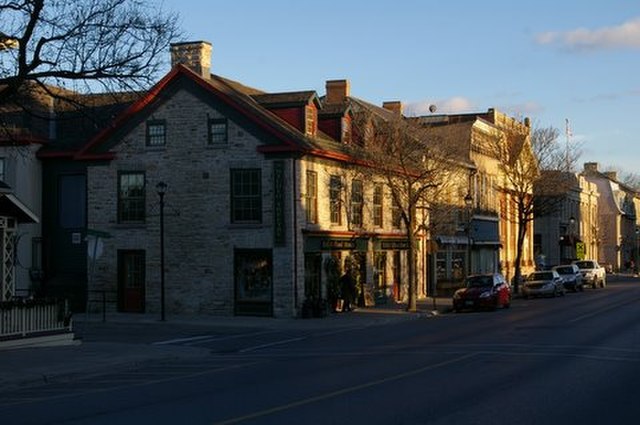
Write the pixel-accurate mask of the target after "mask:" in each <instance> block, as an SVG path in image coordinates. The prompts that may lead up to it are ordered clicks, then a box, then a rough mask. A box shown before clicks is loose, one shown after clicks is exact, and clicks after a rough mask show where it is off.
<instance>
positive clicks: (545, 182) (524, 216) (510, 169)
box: [490, 118, 580, 292]
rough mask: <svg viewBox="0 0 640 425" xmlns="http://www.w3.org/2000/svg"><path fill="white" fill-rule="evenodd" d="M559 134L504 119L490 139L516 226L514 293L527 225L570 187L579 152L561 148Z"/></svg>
mask: <svg viewBox="0 0 640 425" xmlns="http://www.w3.org/2000/svg"><path fill="white" fill-rule="evenodd" d="M558 136H559V131H558V130H557V129H555V128H553V127H546V128H534V129H531V127H530V125H529V123H528V122H525V123H522V122H520V121H518V120H516V119H513V118H506V119H505V120H503V121H502V122H501V123H499V125H498V129H497V131H496V132H495V137H493V138H491V142H490V144H491V152H492V154H493V155H494V156H495V157H496V158H497V159H498V161H499V163H500V168H501V171H502V173H503V175H504V178H505V182H506V184H505V188H504V189H505V191H506V192H507V193H508V194H509V199H510V200H511V202H512V203H513V206H514V208H511V209H510V210H511V211H513V214H514V216H513V217H509V218H513V219H514V221H515V222H516V223H517V228H518V230H517V240H516V258H515V272H514V275H515V279H514V282H515V287H514V289H515V291H516V292H517V291H518V289H519V282H520V279H521V276H522V272H521V262H522V258H523V249H524V241H525V238H526V236H527V230H528V228H529V224H530V223H531V222H532V221H533V220H534V218H535V217H536V216H540V215H543V214H548V213H550V212H551V211H553V210H554V208H555V207H556V206H557V202H559V200H560V199H561V197H562V195H564V194H566V192H567V190H568V189H569V186H570V185H571V184H572V183H571V182H572V181H573V179H572V178H570V173H571V172H572V171H573V170H574V169H575V165H576V163H577V160H578V158H579V156H580V151H579V149H577V147H575V146H574V149H569V147H568V146H566V147H564V148H563V146H562V145H561V144H560V142H559V138H558Z"/></svg>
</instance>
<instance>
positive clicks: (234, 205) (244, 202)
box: [231, 169, 262, 223]
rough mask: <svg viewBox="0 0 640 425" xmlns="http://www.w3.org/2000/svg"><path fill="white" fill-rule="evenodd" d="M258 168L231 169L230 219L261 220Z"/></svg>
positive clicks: (260, 188)
mask: <svg viewBox="0 0 640 425" xmlns="http://www.w3.org/2000/svg"><path fill="white" fill-rule="evenodd" d="M261 184H262V182H261V173H260V170H259V169H246V170H239V169H234V170H231V221H232V222H234V223H237V222H258V223H259V222H261V221H262V186H261Z"/></svg>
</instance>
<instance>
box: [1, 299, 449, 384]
mask: <svg viewBox="0 0 640 425" xmlns="http://www.w3.org/2000/svg"><path fill="white" fill-rule="evenodd" d="M435 305H436V307H437V312H434V310H433V306H434V303H433V300H432V299H426V300H420V301H419V302H418V311H417V312H407V311H406V305H405V304H396V303H389V304H387V305H384V306H376V307H367V308H357V309H356V310H355V311H353V312H349V313H330V314H329V315H328V316H326V317H323V318H313V319H297V318H282V319H280V318H278V319H276V318H269V317H246V316H242V317H239V316H232V317H217V316H168V317H167V320H166V321H165V322H161V321H160V320H159V317H157V315H152V314H124V313H110V314H107V316H106V323H105V327H106V325H109V326H108V327H109V328H111V329H113V327H115V328H116V329H123V330H124V331H126V330H127V329H130V328H133V329H135V326H133V325H139V326H145V328H146V329H149V330H152V331H154V332H157V333H158V334H159V335H167V337H172V335H175V329H178V328H184V327H187V328H193V329H196V330H197V329H198V328H200V327H201V328H202V329H203V330H204V329H211V328H221V329H222V328H227V329H228V328H238V329H242V328H245V329H246V328H251V329H275V330H294V329H295V330H305V329H308V330H315V329H323V328H340V327H344V328H348V327H354V326H377V325H384V324H389V323H395V322H400V321H404V320H413V319H419V318H429V317H436V316H438V315H439V314H442V313H445V312H447V311H450V309H451V301H450V300H449V299H436V303H435ZM92 324H93V326H92ZM98 325H102V315H101V314H93V315H89V316H86V315H85V314H79V315H77V316H76V317H75V318H74V329H75V330H76V332H77V335H82V334H83V331H86V330H88V329H90V330H92V331H95V330H96V329H97V331H95V332H100V329H104V328H105V327H101V326H98ZM119 325H123V326H119ZM126 325H131V326H128V327H127V326H126ZM87 327H89V328H87ZM94 339H96V340H94V341H89V342H87V341H80V340H76V341H75V344H72V345H64V346H46V347H22V348H13V349H11V348H9V349H2V347H0V393H1V392H4V391H7V390H10V389H11V388H16V387H26V386H30V385H39V384H43V383H46V382H51V381H64V380H68V379H72V378H74V377H79V376H91V375H95V374H100V373H104V372H107V371H114V370H126V369H128V368H131V367H135V366H137V365H140V364H144V363H147V362H153V361H168V360H175V359H183V358H184V359H194V358H197V357H204V356H207V355H210V349H207V348H200V347H190V346H184V345H171V344H167V345H157V344H152V343H149V342H148V341H147V342H138V343H123V342H119V341H118V338H117V336H113V335H99V338H94Z"/></svg>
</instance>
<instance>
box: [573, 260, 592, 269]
mask: <svg viewBox="0 0 640 425" xmlns="http://www.w3.org/2000/svg"><path fill="white" fill-rule="evenodd" d="M576 266H578V267H579V268H581V269H592V268H594V267H593V261H577V262H576Z"/></svg>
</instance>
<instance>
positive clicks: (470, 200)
mask: <svg viewBox="0 0 640 425" xmlns="http://www.w3.org/2000/svg"><path fill="white" fill-rule="evenodd" d="M464 205H465V208H466V209H467V225H466V226H465V233H466V234H467V267H466V269H467V270H466V276H469V274H471V207H472V206H473V196H471V193H467V194H466V195H465V197H464Z"/></svg>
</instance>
